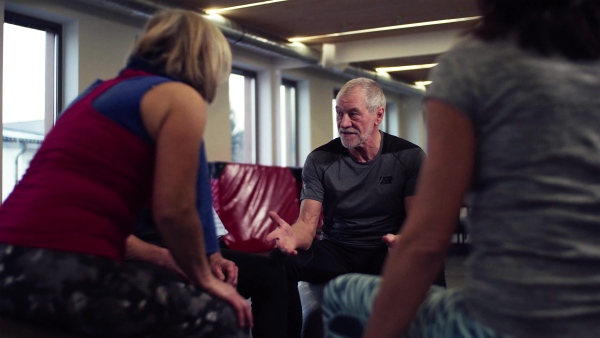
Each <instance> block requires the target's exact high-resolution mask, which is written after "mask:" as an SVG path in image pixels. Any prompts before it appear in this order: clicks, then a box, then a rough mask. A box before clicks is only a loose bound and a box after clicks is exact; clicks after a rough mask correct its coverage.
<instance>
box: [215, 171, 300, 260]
mask: <svg viewBox="0 0 600 338" xmlns="http://www.w3.org/2000/svg"><path fill="white" fill-rule="evenodd" d="M210 169H211V188H212V194H213V206H214V208H215V211H216V213H217V215H218V216H219V218H220V219H221V222H222V223H223V226H224V227H225V229H226V230H227V232H228V233H227V234H226V235H225V236H224V237H223V242H224V243H225V245H227V247H229V248H231V249H234V250H239V251H244V252H251V253H266V252H269V251H270V250H271V249H272V248H273V243H269V242H267V240H266V236H267V234H268V233H269V232H271V231H273V230H275V229H276V228H277V224H276V223H275V222H273V221H272V220H271V219H270V218H269V216H268V212H269V211H275V212H277V214H279V216H280V217H281V218H283V219H284V220H285V221H286V222H288V223H290V224H293V223H294V222H295V221H296V219H297V218H298V213H299V211H300V189H301V187H302V182H301V178H300V174H301V172H302V169H301V168H296V167H293V168H292V167H276V166H265V165H257V164H244V163H227V162H211V163H210Z"/></svg>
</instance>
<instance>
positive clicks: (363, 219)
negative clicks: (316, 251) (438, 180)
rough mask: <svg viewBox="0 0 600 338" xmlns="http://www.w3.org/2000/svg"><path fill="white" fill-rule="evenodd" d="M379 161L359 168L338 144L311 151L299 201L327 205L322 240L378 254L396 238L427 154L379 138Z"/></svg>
mask: <svg viewBox="0 0 600 338" xmlns="http://www.w3.org/2000/svg"><path fill="white" fill-rule="evenodd" d="M381 135H382V137H381V144H380V147H379V153H378V154H377V156H376V157H375V158H374V159H373V160H371V161H369V162H366V163H360V162H357V161H356V160H355V159H354V158H353V157H352V156H351V155H350V153H349V152H348V149H346V148H344V146H343V145H342V142H341V141H340V139H339V138H336V139H334V140H332V141H330V142H329V143H327V144H325V145H323V146H321V147H319V148H317V149H315V150H313V151H312V152H311V153H310V154H309V155H308V157H307V159H306V162H305V163H304V168H303V170H302V183H303V184H302V194H301V196H300V198H301V199H312V200H316V201H319V202H322V203H323V214H324V220H323V228H322V230H323V238H325V239H328V240H331V241H335V242H337V243H341V244H346V245H350V246H354V247H365V248H375V247H378V246H382V245H385V244H384V243H383V241H382V239H381V237H382V236H384V235H386V234H388V233H397V232H398V230H399V228H400V226H401V225H402V223H403V222H404V218H405V217H406V211H405V210H404V198H405V197H407V196H412V195H413V194H414V192H415V186H416V182H417V178H418V175H419V169H420V168H421V163H422V161H423V158H424V153H423V150H422V149H421V148H419V147H418V146H417V145H415V144H412V143H410V142H408V141H406V140H403V139H401V138H399V137H396V136H392V135H390V134H386V133H383V132H382V133H381Z"/></svg>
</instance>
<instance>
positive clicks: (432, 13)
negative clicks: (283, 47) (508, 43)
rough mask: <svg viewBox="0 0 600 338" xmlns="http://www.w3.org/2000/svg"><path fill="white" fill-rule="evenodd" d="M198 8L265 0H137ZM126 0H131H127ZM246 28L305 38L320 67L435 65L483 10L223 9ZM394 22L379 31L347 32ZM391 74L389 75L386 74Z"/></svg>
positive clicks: (303, 3)
mask: <svg viewBox="0 0 600 338" xmlns="http://www.w3.org/2000/svg"><path fill="white" fill-rule="evenodd" d="M129 1H130V2H138V3H139V2H145V3H154V4H160V5H161V6H167V7H182V8H188V9H194V10H199V11H203V12H205V11H207V10H209V9H217V8H226V7H232V6H240V5H247V4H251V3H256V2H260V1H264V0H137V1H131V0H129ZM125 2H127V1H125ZM219 15H221V16H223V17H225V18H226V19H227V20H229V21H231V22H234V23H236V24H238V25H240V26H241V27H242V28H243V29H249V30H252V31H253V32H257V34H260V35H262V36H265V37H268V39H271V40H278V42H277V43H282V44H289V43H290V40H289V39H292V38H298V37H312V36H321V35H327V34H333V33H341V35H339V36H327V37H320V38H314V39H306V40H301V43H303V44H304V45H306V46H308V47H310V49H311V50H314V51H316V53H315V54H316V55H320V62H319V64H320V66H323V67H326V68H336V69H338V70H343V69H344V68H347V67H353V68H357V69H363V70H367V71H375V68H378V67H392V66H406V65H422V64H432V63H434V62H435V59H436V57H437V56H438V55H439V54H441V53H442V52H444V51H445V50H447V49H448V48H449V47H450V45H451V44H452V43H453V42H454V41H455V39H456V38H457V37H459V36H460V34H461V33H462V32H464V31H465V30H466V29H468V28H469V27H472V26H473V25H474V24H476V22H477V20H476V17H477V15H478V11H477V6H476V1H475V0H370V1H367V0H287V1H282V0H279V2H273V3H269V4H264V5H260V6H254V7H245V8H239V9H233V10H229V11H225V12H221V13H219ZM456 18H471V19H470V20H466V21H462V22H454V23H444V24H435V25H426V26H419V27H408V28H401V29H398V26H403V25H410V24H415V23H423V22H431V21H439V20H447V19H456ZM388 26H392V27H391V28H393V29H387V30H383V31H378V32H369V33H362V34H348V35H345V34H347V33H348V32H352V31H361V30H366V29H372V28H380V27H388ZM429 71H430V69H420V70H410V71H400V72H389V73H388V74H389V76H390V77H391V79H392V80H395V81H400V82H402V83H407V84H410V85H414V83H415V82H416V81H424V80H427V78H428V73H429ZM384 76H386V75H384Z"/></svg>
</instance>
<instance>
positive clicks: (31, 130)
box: [2, 12, 61, 201]
mask: <svg viewBox="0 0 600 338" xmlns="http://www.w3.org/2000/svg"><path fill="white" fill-rule="evenodd" d="M3 30H4V49H3V50H4V52H3V65H2V67H3V78H2V81H3V82H2V83H3V86H2V88H3V92H2V114H3V115H2V120H3V125H2V141H3V142H2V143H3V146H2V201H4V200H5V199H6V197H8V195H9V194H10V192H11V191H12V190H13V188H14V186H15V185H16V184H17V182H18V181H19V180H20V179H21V177H22V175H23V173H24V172H25V170H26V169H27V168H28V167H29V161H31V158H32V157H33V155H34V154H35V152H36V151H37V149H38V148H39V146H40V144H41V141H42V140H43V138H44V136H45V135H46V133H48V131H49V130H50V129H51V128H52V126H53V125H54V122H55V120H56V117H57V113H58V111H59V108H60V105H61V102H60V99H59V98H60V95H59V89H60V84H59V81H60V76H59V74H60V71H59V65H60V62H59V60H60V37H61V26H60V25H57V24H54V23H50V22H46V21H43V20H39V19H36V18H31V17H27V16H23V15H20V14H16V13H12V12H6V13H5V22H4V26H3Z"/></svg>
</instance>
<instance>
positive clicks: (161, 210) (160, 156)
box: [141, 82, 252, 326]
mask: <svg viewBox="0 0 600 338" xmlns="http://www.w3.org/2000/svg"><path fill="white" fill-rule="evenodd" d="M141 112H142V119H143V121H144V125H145V126H146V129H147V130H148V132H149V134H150V135H151V136H152V137H153V139H154V140H155V146H156V159H155V166H154V187H153V193H152V198H153V199H152V212H153V215H154V219H155V222H156V227H157V229H158V231H159V232H160V234H161V236H162V238H163V240H164V242H165V244H166V246H167V248H168V249H169V251H170V252H171V254H172V255H173V257H174V258H175V261H176V262H177V264H178V265H179V266H180V267H181V269H182V270H183V272H184V273H185V274H186V276H188V277H189V278H190V280H191V281H192V283H194V284H196V285H199V286H201V287H202V288H203V289H205V290H206V291H207V292H209V293H210V294H212V295H214V296H217V297H219V298H222V299H224V300H226V301H227V302H229V303H230V304H231V305H232V306H233V307H234V309H235V310H236V313H237V316H238V321H239V323H240V325H241V326H246V325H252V314H251V312H250V306H249V304H248V303H247V302H246V301H245V299H244V298H242V297H241V296H240V295H239V294H238V293H237V292H236V290H235V288H234V287H233V286H231V285H229V284H226V283H223V282H221V281H219V280H218V279H217V278H215V277H214V276H213V274H212V272H211V269H210V266H209V263H208V259H207V257H206V250H205V245H204V234H203V232H202V225H201V224H200V217H199V215H198V211H197V209H196V190H195V189H196V180H197V171H198V162H199V152H200V149H201V145H202V137H203V133H204V129H205V125H206V103H205V101H204V99H203V98H202V97H201V96H200V94H198V92H196V91H195V90H194V89H192V88H191V87H190V86H187V85H184V84H182V83H177V82H169V83H166V84H162V85H158V86H156V87H154V88H153V89H152V90H150V91H149V92H148V93H147V94H146V95H144V97H143V99H142V102H141Z"/></svg>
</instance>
